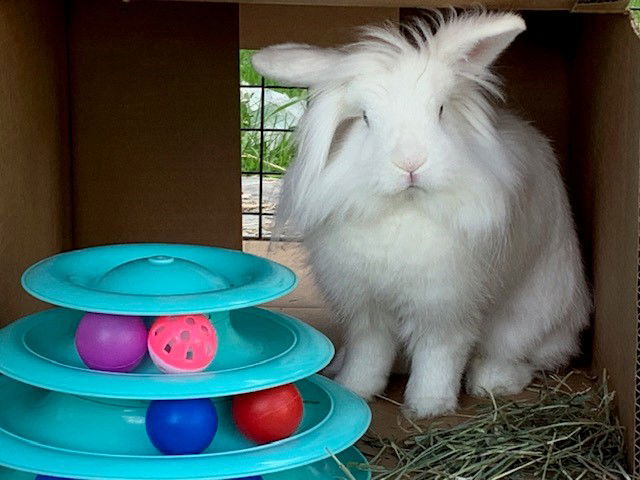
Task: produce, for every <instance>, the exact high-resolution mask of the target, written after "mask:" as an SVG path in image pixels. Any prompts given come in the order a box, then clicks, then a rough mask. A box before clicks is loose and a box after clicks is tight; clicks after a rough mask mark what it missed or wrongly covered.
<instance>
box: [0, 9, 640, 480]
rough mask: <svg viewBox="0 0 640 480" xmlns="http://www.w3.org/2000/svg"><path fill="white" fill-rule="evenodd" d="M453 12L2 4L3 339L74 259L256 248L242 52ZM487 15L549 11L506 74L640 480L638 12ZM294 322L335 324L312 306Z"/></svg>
mask: <svg viewBox="0 0 640 480" xmlns="http://www.w3.org/2000/svg"><path fill="white" fill-rule="evenodd" d="M258 3H259V4H261V5H254V4H258ZM450 3H451V2H444V1H440V0H322V1H320V2H319V1H314V0H279V1H271V0H254V1H247V2H245V4H243V5H238V4H236V3H233V2H229V3H215V2H168V1H156V2H154V1H133V2H127V3H123V2H120V1H118V0H78V1H67V2H61V1H57V0H5V1H4V2H0V24H1V25H2V28H0V61H1V63H2V66H3V68H2V70H1V73H0V95H1V102H0V105H2V108H1V109H0V152H2V159H1V160H0V232H1V234H0V271H2V272H3V275H2V277H1V278H0V288H1V289H2V290H1V291H2V295H1V296H0V302H1V306H2V312H3V314H2V317H0V325H4V324H7V323H8V322H10V321H12V320H14V319H16V318H18V317H19V316H21V315H23V314H25V313H28V312H30V311H33V310H34V309H36V308H41V306H40V305H38V304H37V302H35V301H33V300H31V299H30V298H29V297H28V296H27V295H26V294H25V293H23V292H22V290H21V288H20V285H19V278H20V274H21V272H22V271H23V270H24V268H26V267H27V266H28V265H30V264H31V263H33V262H34V261H36V260H38V259H40V258H42V257H45V256H48V255H50V254H53V253H56V252H59V251H62V250H66V249H69V248H78V247H83V246H88V245H95V244H102V243H113V242H127V241H170V242H173V241H176V242H191V243H203V244H211V245H220V246H226V247H232V248H240V247H241V210H240V162H239V135H240V132H239V112H238V86H239V78H238V49H239V48H240V46H243V47H248V48H257V47H260V46H263V45H266V44H268V43H274V42H279V41H284V40H289V41H307V42H311V43H321V44H334V43H341V42H343V41H345V40H347V39H349V38H350V36H351V30H350V27H351V26H353V25H356V24H359V23H367V22H369V21H379V20H380V19H382V18H398V17H404V16H406V15H410V14H411V11H410V10H408V9H406V8H405V7H422V6H424V7H437V6H443V5H445V4H447V5H448V4H450ZM453 3H455V4H456V5H458V6H466V5H471V4H473V5H475V4H476V3H477V2H475V1H467V0H459V1H457V2H453ZM267 4H281V5H279V6H273V5H267ZM304 4H307V5H312V6H304ZM487 4H488V6H489V7H491V8H508V9H523V10H535V12H534V11H532V12H529V13H527V14H526V17H527V21H528V25H529V29H528V31H527V32H526V33H525V34H523V35H522V36H521V37H520V38H518V40H517V41H516V43H515V44H514V46H513V48H511V49H510V50H509V51H508V53H507V54H506V55H505V56H504V58H503V59H502V61H501V63H500V67H499V72H500V73H501V74H502V75H503V76H504V77H505V84H506V87H507V93H508V96H509V99H510V100H509V101H510V103H511V105H512V106H513V107H514V108H516V109H517V110H519V111H521V112H522V113H523V115H525V116H526V117H528V118H530V119H531V120H533V121H534V123H535V124H536V125H537V126H538V127H539V128H540V129H542V131H543V132H544V133H546V134H547V135H548V136H549V137H550V138H551V139H552V140H553V143H554V145H555V147H556V149H557V151H558V153H559V155H560V157H561V160H562V170H563V174H564V176H565V181H566V183H567V186H568V188H569V191H570V196H571V201H572V205H573V208H574V212H575V217H576V220H577V223H578V228H579V233H580V238H581V242H582V245H583V250H584V258H585V263H586V265H587V269H588V272H589V277H590V280H591V284H592V286H593V292H594V299H595V312H594V315H593V330H592V341H591V342H587V343H586V346H585V348H586V350H587V351H588V352H590V355H589V361H591V362H592V365H593V368H594V369H595V370H597V371H600V370H601V369H602V368H606V369H607V370H608V372H609V374H610V375H611V383H612V388H614V389H616V390H617V392H618V410H619V415H620V419H621V422H622V423H623V424H624V425H625V426H626V427H627V444H628V447H629V450H628V453H629V460H630V462H632V463H634V464H635V468H636V470H638V469H639V467H640V442H639V441H638V440H639V439H640V431H638V430H640V393H639V392H640V376H639V373H640V366H639V364H638V363H637V358H638V331H639V321H638V320H639V316H638V313H639V310H638V305H639V300H640V298H639V296H638V285H639V281H638V279H639V275H638V273H639V262H638V238H639V236H638V232H639V230H638V213H639V209H638V199H639V182H638V175H639V169H638V167H639V164H640V39H638V36H637V35H636V31H634V28H635V29H637V24H634V22H633V19H634V18H635V17H640V14H638V13H633V12H631V11H627V10H626V6H627V5H626V1H619V0H615V1H588V0H585V1H578V2H576V1H575V0H538V1H526V0H489V1H488V2H487ZM282 5H296V6H295V7H285V6H282ZM321 5H322V6H321ZM329 5H333V6H329ZM355 7H358V8H355ZM633 7H634V6H633V5H632V8H633ZM638 7H640V5H638ZM320 22H321V23H320ZM284 260H285V261H287V259H286V258H285V259H284ZM291 261H292V260H291ZM307 281H309V280H307ZM311 288H312V287H311ZM302 298H305V297H304V296H303V297H302ZM290 301H291V298H289V299H284V300H283V301H282V303H280V304H277V305H276V307H278V308H283V309H290V308H293V305H292V304H291V303H290ZM287 302H289V303H287ZM305 302H307V303H308V304H305ZM295 307H296V308H297V309H298V314H299V316H301V317H302V318H307V319H310V320H313V316H314V315H316V318H318V319H319V320H318V321H320V320H321V321H322V325H324V321H325V318H326V315H325V316H322V315H320V316H319V317H318V316H317V314H318V312H321V311H322V308H323V306H322V304H321V303H319V301H318V300H317V297H315V296H314V295H309V296H308V297H307V298H306V300H304V301H302V302H298V303H297V304H296V305H295ZM305 309H306V310H305ZM322 325H321V326H322ZM634 448H635V452H634ZM634 453H635V455H634Z"/></svg>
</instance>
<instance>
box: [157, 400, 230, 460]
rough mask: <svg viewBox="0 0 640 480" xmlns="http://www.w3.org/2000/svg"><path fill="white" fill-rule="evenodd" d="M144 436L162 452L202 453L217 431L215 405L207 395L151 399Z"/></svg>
mask: <svg viewBox="0 0 640 480" xmlns="http://www.w3.org/2000/svg"><path fill="white" fill-rule="evenodd" d="M146 424H147V435H149V439H150V440H151V443H153V445H154V446H155V447H156V448H157V449H158V450H160V451H161V452H162V453H164V454H165V455H193V454H196V453H202V452H203V451H204V450H205V449H206V448H207V447H208V446H209V445H210V444H211V441H212V440H213V437H214V436H215V434H216V431H217V430H218V414H217V412H216V407H214V406H213V403H212V402H211V400H209V399H208V398H201V399H196V400H154V401H152V402H151V403H150V404H149V408H148V409H147V420H146Z"/></svg>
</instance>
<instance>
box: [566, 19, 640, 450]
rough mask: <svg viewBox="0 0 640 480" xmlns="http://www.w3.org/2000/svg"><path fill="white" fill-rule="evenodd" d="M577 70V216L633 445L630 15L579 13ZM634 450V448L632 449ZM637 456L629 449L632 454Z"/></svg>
mask: <svg viewBox="0 0 640 480" xmlns="http://www.w3.org/2000/svg"><path fill="white" fill-rule="evenodd" d="M573 61H574V64H573V67H574V70H573V77H572V80H573V85H572V86H573V102H572V104H573V112H572V117H571V118H572V132H571V133H572V135H571V146H572V148H571V157H572V159H573V162H574V165H575V166H576V169H575V177H574V178H575V179H576V180H577V181H579V186H580V188H579V189H576V191H577V192H579V193H580V196H579V203H578V209H577V214H578V220H579V223H580V224H581V225H582V227H583V230H588V231H590V233H591V238H590V239H589V244H588V245H587V247H588V249H587V251H588V253H590V257H591V261H592V264H593V291H594V302H595V312H594V326H593V328H594V340H593V341H594V346H593V354H594V360H595V362H594V366H595V369H596V371H601V370H602V369H604V368H606V369H607V371H608V374H609V376H610V379H611V386H612V388H613V389H615V390H616V392H617V401H618V408H619V414H620V420H621V422H622V424H623V425H624V426H625V427H626V429H627V430H626V440H627V444H628V445H629V446H632V445H634V427H635V424H634V423H635V422H634V410H635V407H636V394H635V386H636V374H637V370H636V350H637V345H636V342H637V334H638V331H637V328H638V327H637V325H638V324H637V321H638V309H637V305H638V304H637V301H638V294H637V285H638V160H639V158H640V155H639V150H640V40H639V39H638V38H637V37H636V36H635V34H634V32H633V30H632V28H631V26H630V25H629V19H628V18H627V17H626V16H624V15H597V16H581V25H580V31H579V43H578V44H577V48H576V51H575V57H574V60H573ZM629 454H631V448H630V449H629ZM629 459H630V460H631V455H630V456H629Z"/></svg>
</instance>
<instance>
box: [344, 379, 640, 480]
mask: <svg viewBox="0 0 640 480" xmlns="http://www.w3.org/2000/svg"><path fill="white" fill-rule="evenodd" d="M569 375H571V374H569ZM567 377H568V376H567ZM567 377H564V378H560V377H557V376H552V377H549V378H545V379H542V380H540V381H539V382H538V383H537V384H535V385H534V386H533V387H531V389H530V390H531V391H532V392H533V394H532V395H531V398H530V399H525V400H518V401H515V400H509V399H500V398H492V399H491V401H490V402H487V403H485V404H481V405H479V406H477V407H476V408H475V411H474V413H473V415H468V416H467V417H468V418H467V419H466V421H464V422H462V423H460V424H458V425H455V426H446V425H443V424H442V423H433V424H431V425H428V426H425V427H420V426H418V425H414V429H415V431H414V432H412V433H411V434H410V435H409V437H408V438H406V439H405V440H404V441H403V442H398V443H396V442H394V441H392V440H388V439H382V438H374V437H370V436H369V437H366V438H365V442H367V443H368V444H369V446H371V447H373V448H375V450H377V452H378V453H377V454H376V455H375V456H374V457H373V458H371V461H370V463H371V465H370V467H369V469H370V470H371V472H372V477H373V479H374V480H392V479H393V480H395V479H398V480H400V479H411V480H427V479H428V480H444V479H447V480H449V479H455V480H499V479H510V480H511V479H516V480H518V479H522V480H524V479H527V480H528V479H542V480H551V479H566V480H591V479H598V480H608V479H612V480H613V479H616V480H617V479H633V480H637V479H638V478H639V477H636V476H633V475H631V474H629V473H628V472H627V471H626V469H625V467H624V465H625V459H624V454H623V430H622V427H621V426H620V425H619V424H618V422H617V420H616V419H615V417H614V415H613V414H612V401H613V398H614V393H613V392H610V391H608V389H607V386H606V382H604V381H603V382H601V383H599V385H597V386H595V387H585V388H583V389H581V390H577V391H576V390H574V389H572V388H571V387H569V385H568V384H567ZM603 378H606V376H603ZM356 468H367V467H365V466H362V465H360V466H356ZM345 475H346V478H349V479H352V478H353V477H352V476H351V475H350V474H346V473H345Z"/></svg>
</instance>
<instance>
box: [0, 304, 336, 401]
mask: <svg viewBox="0 0 640 480" xmlns="http://www.w3.org/2000/svg"><path fill="white" fill-rule="evenodd" d="M82 315H83V313H82V312H78V311H74V310H66V309H61V308H55V309H51V310H46V311H43V312H39V313H35V314H33V315H29V316H28V317H24V318H22V319H20V320H18V321H17V322H14V323H13V324H11V325H10V326H8V327H6V328H4V329H2V330H0V345H2V348H0V373H4V374H5V375H7V376H9V377H11V378H14V379H16V380H18V381H20V382H24V383H28V384H30V385H35V386H37V387H41V388H45V389H48V390H56V391H61V392H65V393H73V394H76V395H87V396H95V397H105V398H121V399H147V400H179V399H185V398H203V397H220V396H228V395H235V394H237V393H244V392H250V391H255V390H261V389H265V388H270V387H275V386H277V385H282V384H285V383H291V382H294V381H297V380H299V379H301V378H305V377H308V376H309V375H312V374H314V373H315V372H318V371H319V370H321V369H322V368H324V367H325V366H326V365H327V364H328V363H329V361H330V360H331V357H332V356H333V352H334V349H333V345H332V344H331V342H330V341H329V339H328V338H326V337H325V336H324V335H322V334H321V333H319V332H317V331H316V330H314V329H313V328H311V327H310V326H308V325H306V324H304V323H302V322H301V321H299V320H296V319H295V318H292V317H289V316H287V315H283V314H280V313H276V312H269V311H267V310H262V309H259V308H247V309H242V310H235V311H232V312H224V313H222V312H221V313H214V314H211V315H210V316H211V320H212V322H213V325H214V327H215V329H216V331H217V335H218V339H219V344H218V351H217V353H216V357H215V359H214V360H213V363H212V364H211V365H210V366H209V367H208V368H207V369H206V370H204V371H202V372H199V373H188V374H179V375H167V374H165V373H162V372H161V371H160V370H158V368H157V367H156V366H155V365H154V364H153V363H152V361H151V359H150V358H146V359H145V360H144V361H143V362H142V364H141V365H140V366H139V367H138V368H137V369H136V370H135V371H134V372H132V373H128V374H119V373H111V372H100V371H96V370H91V369H89V368H87V367H86V366H85V365H84V363H83V362H82V360H81V359H80V357H79V356H78V353H77V351H76V349H75V347H74V345H73V342H74V335H75V331H76V328H77V326H78V322H79V321H80V318H81V317H82ZM52 326H54V327H52Z"/></svg>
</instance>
